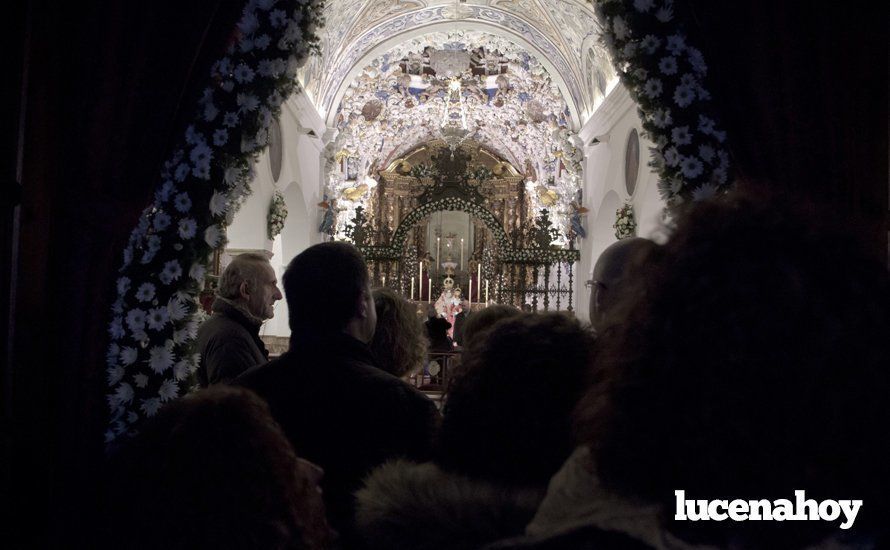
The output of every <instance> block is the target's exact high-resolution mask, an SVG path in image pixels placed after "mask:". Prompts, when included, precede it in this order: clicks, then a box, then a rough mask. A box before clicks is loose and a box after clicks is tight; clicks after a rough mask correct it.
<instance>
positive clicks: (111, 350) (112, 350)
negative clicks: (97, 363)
mask: <svg viewBox="0 0 890 550" xmlns="http://www.w3.org/2000/svg"><path fill="white" fill-rule="evenodd" d="M120 352H121V347H120V346H119V345H117V344H115V343H111V344H110V345H109V346H108V351H106V352H105V363H106V364H107V365H108V366H109V367H113V366H115V365H117V356H118V354H119V353H120Z"/></svg>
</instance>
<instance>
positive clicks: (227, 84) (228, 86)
mask: <svg viewBox="0 0 890 550" xmlns="http://www.w3.org/2000/svg"><path fill="white" fill-rule="evenodd" d="M219 87H220V88H222V89H223V90H225V91H227V92H231V91H232V90H234V89H235V81H234V80H225V81H223V83H222V84H220V85H219Z"/></svg>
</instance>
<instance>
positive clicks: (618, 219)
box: [612, 202, 637, 241]
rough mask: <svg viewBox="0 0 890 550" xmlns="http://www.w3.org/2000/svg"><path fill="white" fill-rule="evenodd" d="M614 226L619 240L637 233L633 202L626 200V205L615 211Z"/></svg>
mask: <svg viewBox="0 0 890 550" xmlns="http://www.w3.org/2000/svg"><path fill="white" fill-rule="evenodd" d="M612 227H613V228H614V229H615V238H617V239H618V240H619V241H620V240H621V239H628V238H630V237H633V236H635V235H636V234H637V220H636V217H635V216H634V207H633V205H632V204H631V203H629V202H626V203H624V206H622V207H621V208H619V209H618V210H616V211H615V223H614V224H612Z"/></svg>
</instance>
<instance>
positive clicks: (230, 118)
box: [223, 113, 238, 128]
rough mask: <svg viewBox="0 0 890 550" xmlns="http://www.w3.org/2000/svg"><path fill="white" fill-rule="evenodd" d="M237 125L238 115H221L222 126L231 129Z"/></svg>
mask: <svg viewBox="0 0 890 550" xmlns="http://www.w3.org/2000/svg"><path fill="white" fill-rule="evenodd" d="M237 125H238V113H226V114H225V115H223V126H227V127H229V128H232V127H234V126H237Z"/></svg>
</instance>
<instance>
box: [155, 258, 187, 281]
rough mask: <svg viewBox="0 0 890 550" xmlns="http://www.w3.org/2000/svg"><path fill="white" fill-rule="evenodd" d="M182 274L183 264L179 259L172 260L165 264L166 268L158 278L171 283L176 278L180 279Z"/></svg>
mask: <svg viewBox="0 0 890 550" xmlns="http://www.w3.org/2000/svg"><path fill="white" fill-rule="evenodd" d="M180 275H182V266H180V265H179V261H178V260H170V261H169V262H167V263H165V264H164V269H163V271H161V274H160V275H159V276H158V278H159V279H160V280H161V282H162V283H164V284H165V285H169V284H170V283H172V282H173V281H175V280H176V279H179V277H180Z"/></svg>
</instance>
